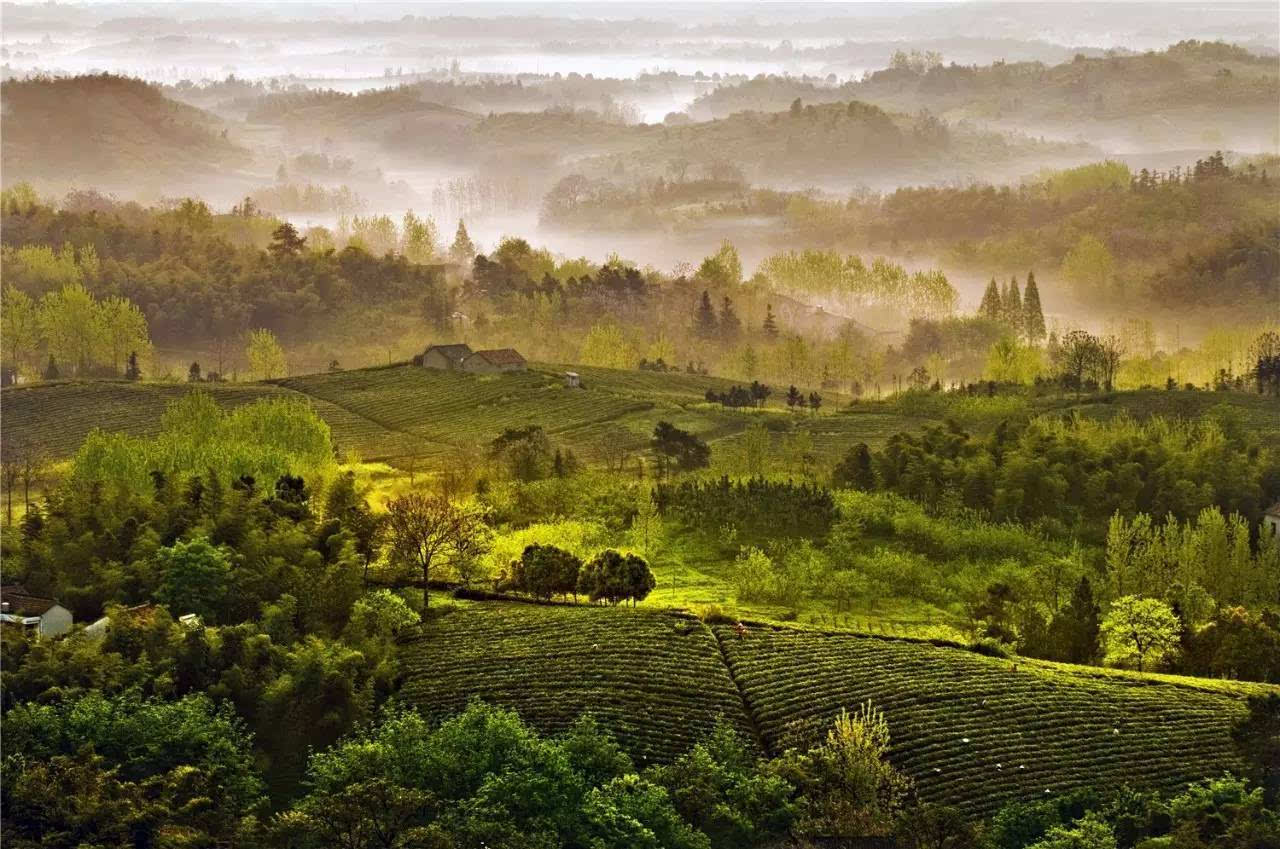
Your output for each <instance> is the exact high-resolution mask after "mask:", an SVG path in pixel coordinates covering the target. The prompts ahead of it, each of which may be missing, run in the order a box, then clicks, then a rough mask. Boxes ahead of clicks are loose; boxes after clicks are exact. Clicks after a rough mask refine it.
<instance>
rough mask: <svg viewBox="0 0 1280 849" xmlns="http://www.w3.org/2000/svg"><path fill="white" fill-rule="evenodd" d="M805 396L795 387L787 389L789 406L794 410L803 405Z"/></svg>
mask: <svg viewBox="0 0 1280 849" xmlns="http://www.w3.org/2000/svg"><path fill="white" fill-rule="evenodd" d="M803 403H804V395H803V394H801V392H800V390H799V389H796V387H795V386H794V385H792V386H788V387H787V406H788V407H790V408H792V409H794V408H795V407H796V406H799V405H803Z"/></svg>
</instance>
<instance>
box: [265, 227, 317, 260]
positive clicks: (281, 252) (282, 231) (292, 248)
mask: <svg viewBox="0 0 1280 849" xmlns="http://www.w3.org/2000/svg"><path fill="white" fill-rule="evenodd" d="M306 244H307V237H306V236H300V235H298V228H297V227H294V226H293V225H292V224H290V223H289V222H288V221H286V222H284V223H283V224H281V225H280V226H279V227H277V228H276V229H274V230H272V231H271V244H269V245H267V251H268V252H269V253H270V254H271V255H272V256H273V257H275V258H276V259H280V258H282V257H286V256H297V255H298V254H300V253H301V252H302V249H303V247H305V246H306Z"/></svg>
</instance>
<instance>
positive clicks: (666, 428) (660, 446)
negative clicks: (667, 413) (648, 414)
mask: <svg viewBox="0 0 1280 849" xmlns="http://www.w3.org/2000/svg"><path fill="white" fill-rule="evenodd" d="M650 445H651V446H652V448H653V450H654V453H655V454H657V455H658V463H659V468H660V469H661V470H663V471H665V470H666V467H667V466H668V465H673V466H674V467H675V468H676V469H678V470H680V471H682V472H687V471H692V470H693V469H701V468H705V467H706V466H709V465H711V448H710V446H708V445H707V443H705V442H703V441H702V440H701V439H699V438H698V437H697V436H695V435H693V434H692V433H689V432H688V431H685V430H681V429H680V428H678V427H676V426H674V425H673V424H671V423H670V422H658V424H657V425H656V426H655V427H654V429H653V439H652V440H650Z"/></svg>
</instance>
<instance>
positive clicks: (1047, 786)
mask: <svg viewBox="0 0 1280 849" xmlns="http://www.w3.org/2000/svg"><path fill="white" fill-rule="evenodd" d="M404 654H405V666H406V670H407V676H408V680H407V683H406V685H405V688H404V694H405V696H406V697H407V698H408V699H409V700H411V701H412V702H414V703H415V704H417V705H419V706H421V707H422V708H424V709H425V710H426V711H427V712H428V713H429V714H431V715H444V714H446V713H448V712H450V711H453V710H456V709H457V708H459V707H461V706H462V705H464V704H465V703H466V702H467V700H468V699H471V698H480V699H483V700H486V701H490V702H493V703H497V704H501V705H505V706H508V707H511V708H514V709H516V710H518V711H519V712H520V714H521V715H522V716H523V717H524V719H525V720H526V721H528V722H530V723H532V724H533V725H534V726H536V727H538V728H541V729H543V730H546V731H556V730H560V729H562V728H564V727H565V726H566V725H567V724H568V723H569V722H571V721H572V720H573V719H574V718H575V717H576V716H577V715H578V714H579V713H581V712H588V711H589V712H593V713H595V714H596V715H597V716H598V717H599V718H600V719H601V720H602V721H603V722H604V723H605V724H606V725H607V726H608V727H610V728H611V729H612V730H613V731H614V733H616V734H617V735H618V737H619V739H620V741H621V742H622V743H623V745H624V746H625V747H627V748H628V749H629V750H630V751H631V752H632V753H633V754H634V755H635V756H636V758H637V761H638V762H641V763H643V762H644V760H645V759H647V760H650V761H653V760H660V761H661V760H669V759H670V758H671V757H673V756H674V755H676V754H678V753H679V752H680V751H682V750H683V749H685V748H687V747H688V746H689V745H691V742H692V741H694V740H696V739H697V738H698V737H699V736H700V735H701V734H704V733H705V732H706V730H707V729H708V728H709V727H710V725H711V724H712V723H713V722H714V720H715V717H716V716H717V715H719V716H722V717H723V718H724V719H725V720H726V721H728V722H729V723H731V724H732V725H734V726H735V727H737V728H739V729H740V730H741V731H742V732H743V734H744V736H747V737H748V739H751V740H754V741H756V743H757V745H760V746H761V747H762V748H763V749H764V750H766V751H767V752H769V753H770V754H777V753H779V752H780V751H781V750H782V749H783V748H785V747H787V746H790V745H809V744H812V743H813V742H816V739H817V735H819V734H820V733H823V732H825V728H826V727H827V726H828V725H829V724H830V722H831V720H832V718H833V717H834V715H835V714H836V713H837V712H838V711H839V709H840V708H841V707H846V708H853V707H855V706H856V705H857V704H859V703H860V702H862V701H865V700H867V699H870V700H872V701H873V702H874V703H875V704H876V705H877V706H879V707H881V708H883V709H884V711H885V714H886V717H887V718H888V720H889V725H890V729H891V731H892V734H893V745H892V750H891V758H892V759H893V760H894V761H895V762H896V763H897V764H898V765H899V766H901V767H902V768H904V769H905V770H906V771H907V772H908V773H910V774H911V775H912V777H913V778H914V779H915V780H916V782H917V785H918V787H919V789H920V792H921V794H922V795H923V796H924V798H926V799H927V800H929V801H934V802H945V803H947V804H952V805H956V806H959V807H961V808H963V809H965V810H967V811H970V812H972V813H991V812H993V811H994V810H996V809H998V808H999V807H1000V805H1001V804H1003V803H1004V802H1006V801H1010V800H1031V799H1036V798H1042V797H1043V796H1044V795H1045V793H1046V791H1048V792H1051V793H1059V792H1065V791H1068V790H1071V789H1075V788H1080V787H1088V786H1095V787H1115V786H1119V785H1120V784H1122V783H1125V782H1127V783H1129V784H1130V785H1132V786H1134V787H1145V788H1161V789H1169V788H1172V787H1175V786H1177V785H1179V784H1182V783H1185V782H1187V781H1190V780H1194V779H1197V778H1201V777H1206V776H1213V775H1217V774H1220V773H1221V772H1222V771H1223V770H1226V769H1231V768H1233V767H1236V766H1238V765H1237V760H1236V755H1235V753H1234V750H1233V749H1232V744H1231V741H1230V737H1229V730H1230V727H1231V723H1232V722H1233V721H1234V720H1235V719H1236V718H1237V717H1238V716H1240V715H1241V714H1242V713H1243V706H1242V698H1243V696H1244V694H1246V693H1248V692H1251V691H1255V690H1260V689H1264V688H1262V687H1261V685H1237V684H1230V683H1227V682H1215V681H1206V682H1199V681H1196V680H1195V679H1179V678H1173V677H1171V676H1148V677H1138V676H1134V675H1128V674H1116V673H1113V674H1105V673H1102V672H1100V671H1099V670H1094V669H1091V668H1086V667H1071V666H1065V665H1061V664H1047V663H1040V662H1036V661H1027V660H1025V659H1021V658H1019V659H1017V660H1016V662H1011V661H1009V660H1005V659H998V658H989V657H983V656H981V655H977V654H974V653H972V652H970V651H967V650H965V649H962V648H956V647H950V646H939V645H931V644H927V643H917V642H909V641H905V640H892V639H885V638H881V637H869V636H862V635H857V634H852V633H826V632H820V631H813V630H804V629H800V628H794V627H762V626H753V627H752V629H751V631H750V633H749V634H748V635H747V637H746V638H745V639H743V640H739V639H737V638H736V636H735V635H734V633H733V630H732V629H731V628H728V627H725V626H717V627H715V628H714V629H712V628H708V627H707V626H705V625H703V624H701V623H700V622H698V621H696V620H693V619H690V618H689V617H687V616H686V615H685V614H681V613H679V612H671V611H658V610H654V609H652V608H648V609H646V607H645V606H642V607H640V608H638V609H635V610H630V609H620V608H610V609H601V608H595V607H573V606H539V605H528V604H505V603H495V602H480V603H466V604H464V605H462V606H460V607H458V608H457V609H455V610H452V611H450V612H449V613H448V614H446V615H444V616H443V617H441V618H439V619H438V620H436V621H435V622H432V623H430V624H428V625H425V626H424V627H423V629H422V632H421V633H420V634H419V635H418V636H417V637H416V638H414V639H413V640H411V641H409V642H408V643H407V644H406V646H405V652H404Z"/></svg>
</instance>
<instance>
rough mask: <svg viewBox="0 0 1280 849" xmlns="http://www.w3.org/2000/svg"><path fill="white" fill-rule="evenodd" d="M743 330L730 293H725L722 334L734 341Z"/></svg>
mask: <svg viewBox="0 0 1280 849" xmlns="http://www.w3.org/2000/svg"><path fill="white" fill-rule="evenodd" d="M741 331H742V320H741V319H740V318H738V314H737V313H736V312H734V309H733V301H731V300H729V296H728V295H725V296H724V300H723V301H722V302H721V305H720V336H721V337H722V338H723V339H725V340H726V341H729V342H732V341H733V340H734V339H737V338H738V334H739V333H740V332H741ZM748 376H750V375H748Z"/></svg>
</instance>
